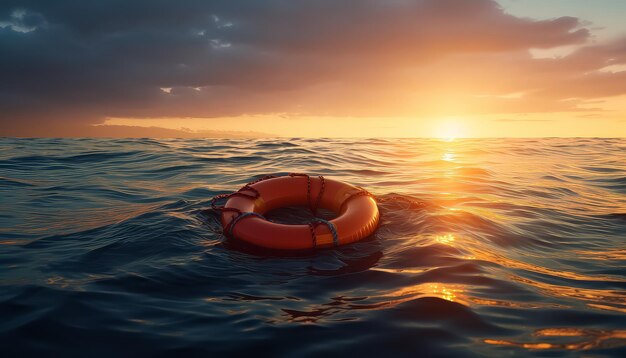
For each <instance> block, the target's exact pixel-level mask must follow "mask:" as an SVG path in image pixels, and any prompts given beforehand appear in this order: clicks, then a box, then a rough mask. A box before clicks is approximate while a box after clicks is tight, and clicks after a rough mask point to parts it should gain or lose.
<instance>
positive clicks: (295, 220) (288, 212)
mask: <svg viewBox="0 0 626 358" xmlns="http://www.w3.org/2000/svg"><path fill="white" fill-rule="evenodd" d="M264 216H265V217H266V218H267V219H268V220H271V221H273V222H275V223H279V224H285V225H305V224H307V223H309V222H311V221H312V220H313V219H315V218H319V219H324V220H329V221H330V220H332V219H334V218H336V217H337V216H338V214H337V213H336V212H334V211H332V210H330V209H326V208H318V209H317V212H316V215H313V213H312V212H311V209H310V208H309V207H307V206H300V205H291V206H284V207H279V208H276V209H272V210H270V211H268V212H266V213H265V214H264Z"/></svg>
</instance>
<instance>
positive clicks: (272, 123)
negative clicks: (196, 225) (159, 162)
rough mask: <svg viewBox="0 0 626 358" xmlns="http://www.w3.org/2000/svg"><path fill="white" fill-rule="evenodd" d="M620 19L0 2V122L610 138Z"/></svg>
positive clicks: (544, 11)
mask: <svg viewBox="0 0 626 358" xmlns="http://www.w3.org/2000/svg"><path fill="white" fill-rule="evenodd" d="M625 18H626V1H623V0H594V1H588V0H549V1H546V0H499V1H495V0H472V1H468V0H413V1H411V0H385V1H374V0H352V1H350V0H344V1H340V0H315V1H312V0H303V1H293V0H256V1H249V0H246V1H237V0H222V1H219V0H218V1H152V0H150V1H147V0H138V1H100V2H94V1H88V2H77V1H47V0H33V1H28V0H21V1H13V0H3V1H2V2H0V136H44V137H45V136H105V137H107V136H115V137H137V136H140V137H203V136H216V135H218V136H225V137H229V136H240V135H245V136H264V135H266V136H290V137H308V136H314V137H316V136H324V137H355V136H356V137H446V138H447V137H537V136H539V137H543V136H564V137H569V136H598V137H624V136H626V21H624V19H625ZM239 132H241V133H239Z"/></svg>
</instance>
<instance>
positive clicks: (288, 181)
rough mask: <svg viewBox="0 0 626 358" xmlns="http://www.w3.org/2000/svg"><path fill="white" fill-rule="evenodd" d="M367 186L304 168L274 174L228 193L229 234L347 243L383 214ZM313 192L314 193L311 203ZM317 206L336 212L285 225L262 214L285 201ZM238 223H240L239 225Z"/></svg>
mask: <svg viewBox="0 0 626 358" xmlns="http://www.w3.org/2000/svg"><path fill="white" fill-rule="evenodd" d="M364 194H369V193H367V191H365V190H363V189H361V188H358V187H355V186H352V185H349V184H345V183H342V182H339V181H335V180H331V179H325V178H323V177H317V178H315V177H309V176H308V175H305V174H290V175H289V176H281V177H270V178H267V179H265V178H264V179H262V180H259V181H257V182H253V183H251V184H248V185H246V186H244V187H243V188H241V189H240V190H239V191H238V192H237V193H235V194H231V195H228V196H226V197H228V201H227V202H226V204H225V205H224V207H223V208H221V210H222V217H221V221H222V227H223V228H224V232H225V233H226V234H230V236H232V237H234V238H236V239H239V240H243V241H245V242H248V243H251V244H254V245H257V246H261V247H265V248H271V249H283V250H302V249H312V248H316V247H317V248H321V247H331V246H338V245H345V244H349V243H352V242H356V241H359V240H362V239H363V238H365V237H367V236H369V235H371V234H372V233H373V232H374V231H375V230H376V228H377V226H378V220H379V218H380V214H379V212H378V206H377V205H376V201H375V200H374V198H372V197H371V195H364ZM312 198H316V203H315V206H313V203H312V200H313V199H312ZM306 205H309V206H311V207H312V210H313V211H314V212H315V210H316V208H317V207H320V208H325V209H329V210H332V211H333V212H335V213H338V216H337V217H336V218H334V219H332V220H330V221H326V220H321V219H316V220H315V221H314V224H309V225H285V224H279V223H275V222H271V221H268V220H266V219H265V218H264V217H263V216H262V215H263V214H264V213H266V212H268V211H270V210H273V209H277V208H280V207H285V206H306ZM235 224H236V225H235Z"/></svg>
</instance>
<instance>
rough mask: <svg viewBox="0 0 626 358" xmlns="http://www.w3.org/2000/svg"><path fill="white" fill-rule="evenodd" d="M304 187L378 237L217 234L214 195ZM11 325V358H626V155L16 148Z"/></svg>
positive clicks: (386, 144) (9, 196)
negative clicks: (322, 180) (307, 240)
mask: <svg viewBox="0 0 626 358" xmlns="http://www.w3.org/2000/svg"><path fill="white" fill-rule="evenodd" d="M290 172H301V173H309V174H311V175H323V176H325V177H328V178H333V179H337V180H340V181H344V182H347V183H350V184H353V185H359V186H362V187H364V188H366V189H367V190H369V191H370V192H372V193H373V194H374V195H375V196H376V197H377V198H379V199H381V202H380V203H379V208H380V211H381V214H382V219H381V223H380V227H379V228H378V230H377V231H376V233H375V234H374V235H373V236H371V237H369V238H367V239H365V240H363V241H361V242H358V243H355V244H351V245H347V246H342V247H338V248H332V249H321V250H316V251H310V252H288V253H284V252H274V251H268V250H260V249H258V248H255V247H252V246H249V245H246V244H244V243H241V242H238V241H237V240H231V239H226V238H225V237H224V236H223V235H222V234H221V233H220V229H221V228H220V225H219V221H218V220H219V216H218V215H217V214H216V213H214V212H211V211H207V210H206V209H207V208H209V203H210V199H211V198H212V197H213V196H215V195H218V194H222V193H228V192H232V191H235V190H237V189H238V188H240V187H241V186H242V185H244V184H245V183H247V182H250V181H252V180H255V179H257V178H260V177H262V176H265V175H285V174H287V173H290ZM304 212H305V210H303V209H299V208H292V209H281V211H278V212H277V213H274V214H273V215H274V216H275V217H277V218H280V217H287V220H292V221H293V222H297V221H298V220H306V218H305V216H306V215H305V213H304ZM0 317H1V319H0V356H2V357H11V356H20V357H24V356H64V357H100V356H101V357H105V356H106V357H109V356H115V357H126V356H133V357H137V356H174V355H183V356H203V357H208V356H212V357H218V356H219V357H221V356H225V357H226V356H250V355H254V356H278V357H283V356H287V357H316V356H344V357H345V356H348V355H349V356H375V357H378V356H380V357H404V356H406V357H416V356H449V357H475V356H494V357H504V356H533V357H534V356H537V357H545V356H550V357H577V356H581V355H587V356H589V357H610V356H613V357H625V356H626V139H584V138H572V139H558V138H547V139H455V140H449V141H444V140H438V139H302V138H293V139H285V138H280V139H230V140H229V139H192V140H189V139H170V140H166V139H163V140H161V139H14V138H2V139H0Z"/></svg>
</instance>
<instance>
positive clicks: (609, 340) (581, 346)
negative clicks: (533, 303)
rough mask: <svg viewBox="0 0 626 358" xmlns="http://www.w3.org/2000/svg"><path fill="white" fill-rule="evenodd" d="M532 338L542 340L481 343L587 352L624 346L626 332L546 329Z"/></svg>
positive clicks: (486, 341)
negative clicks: (559, 340)
mask: <svg viewBox="0 0 626 358" xmlns="http://www.w3.org/2000/svg"><path fill="white" fill-rule="evenodd" d="M533 336H534V337H548V338H543V339H545V340H546V341H543V342H514V341H509V340H500V339H485V340H483V342H485V343H487V344H492V345H503V346H515V347H520V348H526V349H531V350H540V349H566V350H588V349H593V348H613V347H620V346H624V345H626V330H595V329H579V328H546V329H540V330H537V331H535V333H534V334H533ZM559 338H561V339H568V338H569V339H571V338H578V339H577V340H576V341H574V342H572V341H569V342H547V340H548V339H552V340H555V339H559Z"/></svg>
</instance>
